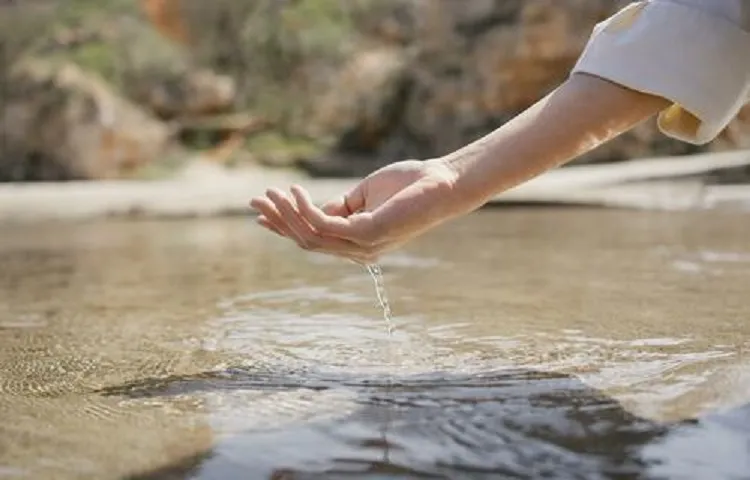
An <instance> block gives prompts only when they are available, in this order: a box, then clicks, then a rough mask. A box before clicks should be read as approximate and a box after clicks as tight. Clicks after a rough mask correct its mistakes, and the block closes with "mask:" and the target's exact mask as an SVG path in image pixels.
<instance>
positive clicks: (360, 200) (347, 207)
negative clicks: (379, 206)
mask: <svg viewBox="0 0 750 480" xmlns="http://www.w3.org/2000/svg"><path fill="white" fill-rule="evenodd" d="M364 190H365V189H364V183H363V182H360V183H359V184H357V185H356V186H355V187H354V188H352V189H351V190H350V191H348V192H346V193H345V194H343V195H342V196H340V197H338V198H335V199H333V200H331V201H329V202H327V203H325V204H323V205H322V206H321V207H320V209H321V210H322V211H323V213H325V214H326V215H331V216H334V217H349V216H350V215H353V214H355V213H357V212H359V211H361V210H363V209H364V208H365V194H364Z"/></svg>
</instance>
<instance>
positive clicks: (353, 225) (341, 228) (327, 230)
mask: <svg viewBox="0 0 750 480" xmlns="http://www.w3.org/2000/svg"><path fill="white" fill-rule="evenodd" d="M292 195H293V196H294V198H295V200H296V202H297V206H298V208H299V213H300V215H301V216H302V217H303V218H304V219H305V221H306V222H307V223H309V224H310V225H311V226H312V227H313V228H315V229H316V230H317V231H318V232H320V233H321V234H323V235H325V236H333V237H339V238H341V239H344V240H348V241H350V242H354V243H356V244H358V245H363V244H367V243H368V242H367V241H365V240H366V238H365V235H364V232H363V231H362V230H363V229H362V228H361V223H362V222H361V221H356V220H355V219H354V218H353V216H352V217H349V218H342V217H336V216H331V215H326V213H325V212H323V211H322V210H321V209H320V208H318V207H317V206H315V205H314V204H313V202H312V200H311V199H310V196H309V194H308V193H307V192H306V191H305V190H304V189H302V188H301V187H299V186H296V185H295V186H293V187H292ZM359 215H360V216H359V218H360V219H362V218H364V217H363V215H364V214H359ZM353 220H355V221H353Z"/></svg>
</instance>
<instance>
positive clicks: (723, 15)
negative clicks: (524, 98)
mask: <svg viewBox="0 0 750 480" xmlns="http://www.w3.org/2000/svg"><path fill="white" fill-rule="evenodd" d="M700 1H701V4H702V6H696V4H697V2H691V1H690V0H651V1H644V2H635V3H632V4H630V5H628V6H627V7H625V8H624V9H622V10H620V11H619V12H618V13H616V14H615V15H613V16H612V17H610V18H608V19H607V20H605V21H603V22H601V23H599V24H598V25H597V26H596V27H595V28H594V31H593V34H592V35H591V37H590V38H589V41H588V43H587V45H586V48H585V49H584V51H583V53H582V54H581V56H580V57H579V59H578V61H577V63H576V65H575V67H574V68H573V70H572V73H588V74H591V75H595V76H598V77H601V78H604V79H606V80H609V81H612V82H614V83H617V84H620V85H623V86H625V87H628V88H631V89H633V90H637V91H641V92H644V93H648V94H652V95H657V96H660V97H663V98H665V99H667V100H669V101H670V102H671V106H670V107H668V108H667V109H665V110H664V111H662V112H660V113H659V116H658V125H659V128H660V129H661V131H662V132H663V133H664V134H665V135H668V136H670V137H673V138H676V139H679V140H682V141H685V142H689V143H693V144H704V143H707V142H710V141H711V140H713V139H714V138H716V136H717V135H718V134H719V133H720V132H721V131H722V130H723V129H724V128H725V127H726V126H727V125H728V124H729V122H731V121H732V119H733V118H734V117H735V116H736V115H737V113H738V112H739V110H740V109H741V108H742V107H743V105H745V103H746V102H747V101H748V99H749V96H750V33H748V30H747V26H746V22H747V7H748V5H747V4H750V1H749V0H700ZM712 2H715V4H714V7H723V8H716V9H714V10H712V9H711V8H710V6H711V4H712ZM722 2H723V3H722ZM745 2H747V4H745ZM743 11H744V13H743Z"/></svg>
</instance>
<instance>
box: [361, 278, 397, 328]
mask: <svg viewBox="0 0 750 480" xmlns="http://www.w3.org/2000/svg"><path fill="white" fill-rule="evenodd" d="M367 271H368V272H369V273H370V276H371V277H372V281H373V282H374V283H375V294H376V295H377V297H378V302H379V303H380V308H381V309H383V319H384V320H385V326H386V328H387V330H388V336H389V337H390V336H392V335H393V318H392V317H393V314H392V312H391V304H390V302H389V301H388V294H387V292H386V291H385V279H384V278H383V269H381V268H380V265H378V264H371V265H367Z"/></svg>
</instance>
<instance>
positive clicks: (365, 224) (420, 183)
mask: <svg viewBox="0 0 750 480" xmlns="http://www.w3.org/2000/svg"><path fill="white" fill-rule="evenodd" d="M454 178H455V173H454V171H453V170H452V169H451V168H449V167H448V166H447V165H446V164H444V163H443V162H441V161H439V160H428V161H417V160H407V161H403V162H398V163H394V164H391V165H388V166H387V167H384V168H381V169H379V170H377V171H376V172H374V173H372V174H370V175H369V176H367V178H365V179H364V180H362V181H361V182H360V183H359V184H358V185H357V186H356V187H354V188H353V189H352V190H351V191H349V192H347V193H346V194H344V195H343V196H341V197H340V198H337V199H334V200H332V201H330V202H328V203H327V204H325V205H323V206H322V207H321V208H319V207H317V206H315V205H314V204H313V203H312V201H311V199H310V196H309V195H308V193H307V192H306V191H305V190H304V189H303V188H302V187H300V186H297V185H295V186H292V188H291V195H287V194H286V193H285V192H283V191H281V190H278V189H275V188H274V189H269V190H268V191H267V192H266V195H265V196H262V197H257V198H254V199H253V200H252V201H251V202H250V205H251V207H252V208H254V209H255V210H257V211H258V213H259V214H260V216H259V217H258V223H259V224H260V225H262V226H264V227H265V228H267V229H269V230H271V231H273V232H275V233H277V234H278V235H281V236H283V237H286V238H289V239H291V240H293V241H294V242H296V243H297V245H299V246H300V247H301V248H303V249H305V250H310V251H315V252H320V253H326V254H331V255H336V256H339V257H344V258H348V259H350V260H353V261H355V262H357V263H360V264H370V263H374V262H375V261H377V257H378V256H379V255H381V254H383V253H385V252H386V251H389V250H393V249H395V248H397V247H399V246H401V245H403V244H404V243H406V242H408V241H409V240H411V239H413V238H414V237H416V236H418V235H419V234H421V233H424V232H425V231H426V230H428V229H430V228H431V227H434V226H435V225H437V224H438V223H441V222H442V221H444V220H446V219H447V218H448V217H450V216H451V214H452V213H454V212H455V210H456V208H455V205H454V204H453V199H452V198H451V191H452V185H453V182H454Z"/></svg>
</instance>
